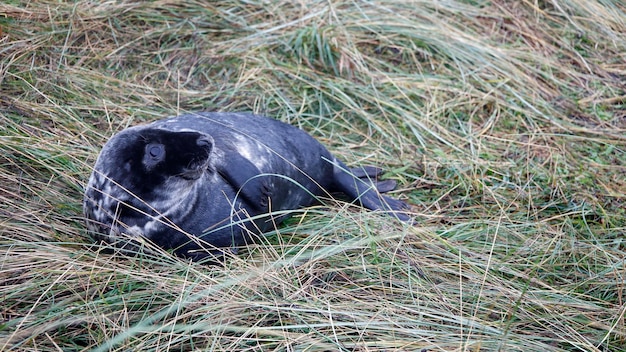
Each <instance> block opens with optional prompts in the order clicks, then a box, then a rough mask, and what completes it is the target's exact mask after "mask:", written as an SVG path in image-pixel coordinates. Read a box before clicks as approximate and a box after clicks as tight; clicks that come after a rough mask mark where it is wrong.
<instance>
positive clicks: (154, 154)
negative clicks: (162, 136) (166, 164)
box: [146, 143, 165, 160]
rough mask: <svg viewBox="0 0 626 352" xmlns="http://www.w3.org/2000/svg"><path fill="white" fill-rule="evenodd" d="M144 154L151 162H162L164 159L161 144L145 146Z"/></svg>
mask: <svg viewBox="0 0 626 352" xmlns="http://www.w3.org/2000/svg"><path fill="white" fill-rule="evenodd" d="M146 153H147V154H148V155H149V156H150V158H152V159H153V160H162V159H164V158H165V147H163V144H155V143H150V144H148V145H146Z"/></svg>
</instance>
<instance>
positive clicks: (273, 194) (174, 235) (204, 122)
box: [84, 113, 408, 260]
mask: <svg viewBox="0 0 626 352" xmlns="http://www.w3.org/2000/svg"><path fill="white" fill-rule="evenodd" d="M378 174H380V170H379V169H376V168H371V167H370V168H363V169H354V170H349V169H348V168H347V167H346V166H345V165H344V164H343V163H342V162H340V161H339V160H337V159H336V158H334V157H333V156H332V155H331V154H330V152H328V150H326V148H324V147H323V146H322V145H321V144H320V143H319V142H317V141H316V140H315V139H313V137H311V136H310V135H308V134H307V133H305V132H304V131H302V130H300V129H298V128H296V127H293V126H291V125H288V124H285V123H282V122H280V121H277V120H273V119H270V118H267V117H262V116H256V115H251V114H238V113H197V114H188V115H181V116H178V117H173V118H168V119H165V120H160V121H156V122H153V123H151V124H148V125H144V126H136V127H131V128H128V129H126V130H123V131H121V132H120V133H118V134H116V135H115V136H113V137H112V138H111V139H110V140H109V141H108V142H107V143H106V144H105V146H104V147H103V149H102V151H101V153H100V155H99V157H98V160H97V161H96V164H95V166H94V171H93V173H92V175H91V177H90V178H89V183H88V185H87V188H86V192H85V199H84V212H85V216H86V218H87V226H88V228H89V230H90V231H92V232H93V234H94V235H95V236H96V237H97V238H99V239H103V240H105V241H107V242H110V243H116V244H117V245H121V243H124V241H127V240H128V236H130V237H131V238H132V237H137V236H143V237H145V238H147V239H149V240H151V241H152V242H154V243H155V244H157V245H159V246H160V247H162V248H165V249H173V250H174V253H175V254H177V255H180V256H183V257H187V258H191V259H193V260H201V259H204V258H206V257H208V256H211V255H214V254H215V253H216V252H217V251H216V249H219V248H229V247H233V246H239V245H242V244H244V243H245V242H246V241H247V240H248V239H250V238H251V236H252V235H255V234H262V233H263V232H266V231H268V230H270V229H272V228H274V226H275V225H276V224H278V223H280V222H281V221H282V220H283V219H284V217H285V216H286V215H287V214H288V212H287V211H288V210H292V209H297V208H301V207H303V206H307V205H311V204H312V203H314V202H315V199H316V197H318V196H328V195H329V194H330V192H342V193H344V194H346V195H347V196H348V197H349V198H350V199H351V200H358V201H359V202H360V204H361V205H363V206H364V207H366V208H369V209H373V210H383V211H387V212H390V213H393V214H394V215H395V216H397V217H398V218H400V219H401V220H407V219H408V216H407V215H406V214H405V213H403V212H401V210H402V209H405V208H406V207H407V206H406V204H405V203H403V202H401V201H399V200H395V199H392V198H389V197H385V196H382V195H380V193H379V192H378V191H387V190H390V189H393V187H394V185H395V184H393V183H389V182H390V181H386V182H387V183H385V182H381V183H379V184H378V189H376V188H377V187H376V186H377V183H375V182H374V183H373V182H371V181H370V180H369V178H370V177H375V176H377V175H378ZM394 211H400V212H394ZM124 235H126V236H124ZM124 238H125V240H124V241H120V240H121V239H124Z"/></svg>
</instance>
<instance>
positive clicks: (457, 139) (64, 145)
mask: <svg viewBox="0 0 626 352" xmlns="http://www.w3.org/2000/svg"><path fill="white" fill-rule="evenodd" d="M0 29H1V34H0V251H1V252H0V254H1V255H2V261H1V262H0V314H1V315H0V319H1V322H0V350H7V351H8V350H15V351H18V350H29V351H48V350H50V351H52V350H54V351H58V350H64V351H69V350H83V349H94V350H100V351H106V350H115V351H128V350H181V351H183V350H184V351H187V350H217V351H233V350H277V351H278V350H280V351H315V350H324V351H330V350H338V351H389V350H400V351H420V350H424V351H443V350H445V351H448V350H456V351H465V350H467V351H492V350H502V351H623V350H626V326H625V325H624V311H625V306H624V302H623V291H624V282H625V281H624V280H625V277H626V269H625V264H624V263H625V258H626V256H625V254H624V250H625V243H626V242H625V240H624V232H625V226H626V221H625V220H624V219H625V216H626V211H625V209H626V206H625V205H626V204H625V203H626V202H625V201H626V177H625V176H624V175H626V152H625V151H626V137H625V136H626V115H625V113H624V111H626V109H625V104H626V84H625V82H626V65H625V64H624V62H626V34H625V33H626V6H625V5H624V4H623V2H621V1H611V0H604V1H587V0H553V1H526V0H524V1H505V0H495V1H482V0H475V1H474V0H471V1H470V0H468V1H462V0H450V1H400V0H378V1H316V0H303V1H299V2H293V1H281V0H276V1H254V0H252V1H240V2H237V1H231V0H227V1H219V2H203V1H185V2H183V3H181V2H179V1H170V0H164V1H157V2H135V1H124V0H121V1H108V2H103V3H97V2H89V1H76V2H59V1H49V0H42V1H37V2H19V1H12V0H9V1H6V2H4V3H3V4H0ZM197 110H212V111H253V112H256V113H261V114H265V115H269V116H273V117H275V118H277V119H280V120H283V121H286V122H289V123H291V124H293V125H296V126H298V127H301V128H303V129H305V130H307V131H308V132H310V133H311V134H312V135H314V136H315V137H316V138H317V139H319V140H320V141H321V142H322V143H324V144H325V145H327V146H328V147H329V149H331V150H332V151H333V153H334V154H336V155H338V156H339V157H341V158H342V159H343V160H345V161H347V162H348V164H350V165H359V164H378V165H381V166H383V167H384V168H385V169H386V170H387V176H388V177H389V178H393V179H396V180H397V181H398V183H399V185H400V187H399V190H398V192H397V193H396V194H395V195H396V196H398V197H402V198H404V199H405V200H407V201H408V202H410V203H411V204H413V205H414V207H413V211H414V213H415V218H416V219H417V220H418V224H417V225H416V226H412V227H410V226H403V225H402V224H399V223H397V222H396V221H394V220H393V219H391V218H388V217H384V216H380V215H379V214H373V213H370V212H367V211H363V210H360V209H357V208H354V207H352V206H350V205H349V204H344V203H341V202H339V201H337V202H328V203H327V204H325V205H323V206H316V207H311V208H309V209H305V210H303V211H302V213H301V214H300V215H298V216H296V217H294V218H292V219H290V220H289V221H287V222H286V223H285V224H284V225H283V226H280V227H279V228H277V229H276V231H275V232H273V233H270V234H268V236H267V237H266V238H264V239H262V240H260V241H259V243H258V244H255V245H251V246H250V247H249V248H248V249H247V250H246V251H243V253H239V254H238V255H236V256H233V257H232V258H230V259H229V260H227V261H226V262H225V264H224V265H223V266H214V267H209V266H203V265H197V264H191V263H187V262H185V261H184V260H181V259H178V258H175V257H173V256H171V255H170V254H168V253H164V252H163V251H160V250H159V249H158V248H152V250H151V251H146V253H144V254H139V255H137V256H134V257H129V256H124V255H120V254H116V253H111V249H110V248H106V246H103V245H96V244H93V243H92V241H91V240H90V239H89V238H88V237H87V235H86V231H85V228H84V225H83V222H82V215H81V200H82V189H83V187H84V185H85V182H86V179H87V177H88V175H89V173H90V172H91V167H92V165H93V163H94V161H95V158H96V156H97V153H98V152H99V149H100V147H101V146H102V144H103V143H104V142H105V141H106V140H107V138H109V137H110V136H111V135H112V134H113V133H115V132H116V131H119V130H121V129H123V128H125V127H128V126H131V125H135V124H138V123H142V122H145V121H151V120H154V119H157V118H161V117H165V116H170V115H176V114H179V113H184V112H188V111H197ZM146 246H148V247H151V244H150V243H146Z"/></svg>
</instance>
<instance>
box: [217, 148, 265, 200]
mask: <svg viewBox="0 0 626 352" xmlns="http://www.w3.org/2000/svg"><path fill="white" fill-rule="evenodd" d="M216 169H217V172H218V173H219V174H220V175H221V176H222V178H224V180H225V181H226V182H227V183H228V184H229V185H231V186H232V187H233V189H234V190H235V191H237V192H238V197H241V198H243V199H244V200H245V201H246V203H248V204H250V205H252V206H253V207H254V208H255V209H256V210H261V211H263V210H267V209H266V208H267V205H268V199H269V198H270V197H271V193H272V192H271V189H270V187H269V182H268V178H267V177H266V176H263V175H262V173H261V170H259V169H258V168H257V167H256V165H254V164H253V163H252V162H251V161H250V160H248V159H246V158H244V157H243V156H241V155H239V154H232V155H229V156H228V165H217V167H216Z"/></svg>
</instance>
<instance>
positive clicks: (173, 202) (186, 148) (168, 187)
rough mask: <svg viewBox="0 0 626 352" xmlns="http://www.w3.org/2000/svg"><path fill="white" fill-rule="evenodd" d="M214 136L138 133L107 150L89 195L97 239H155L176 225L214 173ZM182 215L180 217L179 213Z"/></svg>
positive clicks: (123, 135) (117, 139)
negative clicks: (178, 217) (191, 197)
mask: <svg viewBox="0 0 626 352" xmlns="http://www.w3.org/2000/svg"><path fill="white" fill-rule="evenodd" d="M212 147H213V139H212V138H211V136H209V135H206V134H203V133H200V132H197V131H170V130H165V129H159V128H151V127H149V126H140V127H133V128H129V129H127V130H124V131H122V132H120V133H118V134H117V135H115V136H113V137H112V138H111V139H110V140H109V141H108V142H107V143H106V144H105V146H104V147H103V149H102V151H101V152H100V155H99V156H98V160H97V161H96V165H95V167H94V171H93V173H92V174H91V177H90V178H89V183H88V185H87V189H86V191H85V199H84V203H83V209H84V212H85V217H86V218H87V226H88V228H89V229H90V230H91V231H92V232H93V234H94V236H95V237H97V238H99V239H104V240H106V241H108V242H114V241H116V240H117V237H119V236H120V235H121V234H126V235H130V236H133V237H134V236H142V235H143V236H145V237H148V238H149V237H151V236H150V235H151V234H154V233H156V232H158V231H159V229H162V228H163V226H169V227H175V223H176V221H175V219H171V217H172V216H178V215H177V214H179V213H180V211H184V209H185V208H186V207H187V206H188V205H185V204H184V203H186V201H187V199H186V198H187V197H189V196H190V195H192V196H193V194H194V190H195V189H196V188H197V187H198V186H199V185H201V184H202V183H203V182H205V179H206V177H203V176H205V174H206V173H207V171H208V170H210V165H211V162H210V161H211V150H212ZM173 210H176V213H173Z"/></svg>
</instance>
